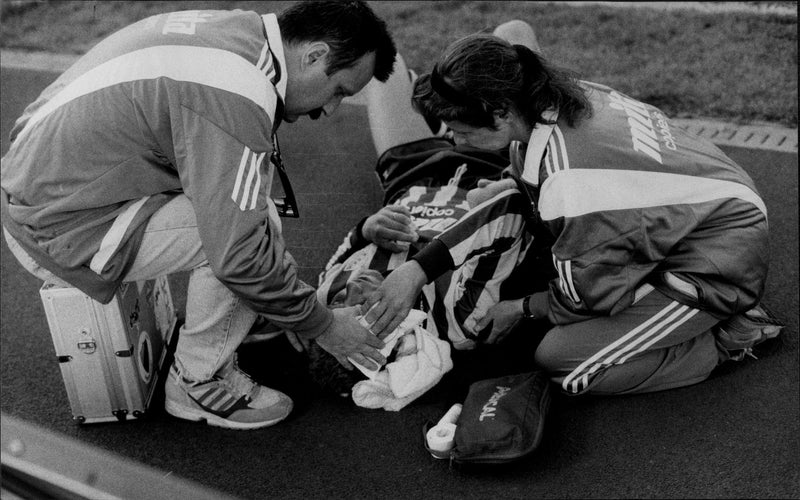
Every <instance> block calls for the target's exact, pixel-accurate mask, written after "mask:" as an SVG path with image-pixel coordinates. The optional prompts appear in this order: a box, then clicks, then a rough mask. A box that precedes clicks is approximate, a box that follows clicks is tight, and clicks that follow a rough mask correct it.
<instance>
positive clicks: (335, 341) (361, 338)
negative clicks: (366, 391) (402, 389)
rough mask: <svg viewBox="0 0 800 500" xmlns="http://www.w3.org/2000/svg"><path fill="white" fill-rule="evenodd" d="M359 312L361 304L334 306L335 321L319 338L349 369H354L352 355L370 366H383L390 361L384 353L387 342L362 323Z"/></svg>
mask: <svg viewBox="0 0 800 500" xmlns="http://www.w3.org/2000/svg"><path fill="white" fill-rule="evenodd" d="M357 314H358V307H347V308H342V309H334V310H333V323H332V324H331V326H330V327H329V328H328V329H327V330H326V331H325V333H323V334H322V335H320V336H319V337H317V338H316V339H315V340H316V341H317V344H319V346H320V347H322V348H323V349H325V350H326V351H328V352H329V353H331V354H332V355H333V357H335V358H336V359H337V361H339V363H340V364H341V365H342V366H344V367H345V368H347V369H348V370H352V369H353V365H352V364H351V363H350V362H349V361H348V360H347V358H348V357H350V358H352V359H353V360H354V361H355V362H356V363H359V364H360V365H362V366H365V367H367V368H373V369H376V368H380V367H381V366H383V365H384V364H385V363H386V358H385V357H384V356H383V354H381V353H380V349H381V348H383V341H382V340H380V339H379V338H378V337H376V336H375V335H373V334H372V333H370V331H369V330H367V329H366V328H364V327H363V326H361V324H360V323H359V322H358V319H356V315H357Z"/></svg>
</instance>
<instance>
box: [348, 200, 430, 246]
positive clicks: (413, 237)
mask: <svg viewBox="0 0 800 500" xmlns="http://www.w3.org/2000/svg"><path fill="white" fill-rule="evenodd" d="M361 233H362V235H363V236H364V238H366V239H367V240H369V241H371V242H372V243H375V244H376V245H378V246H379V247H381V248H385V249H387V250H389V251H391V252H395V253H397V252H402V251H404V250H408V247H409V245H410V244H411V243H413V242H415V241H417V240H418V239H419V236H418V235H417V230H416V228H415V227H414V222H413V221H412V220H411V212H409V210H408V208H407V207H404V206H401V205H388V206H385V207H383V208H381V209H380V210H378V211H377V212H375V213H374V214H372V215H370V216H369V217H368V218H367V220H366V221H365V222H364V226H362V229H361Z"/></svg>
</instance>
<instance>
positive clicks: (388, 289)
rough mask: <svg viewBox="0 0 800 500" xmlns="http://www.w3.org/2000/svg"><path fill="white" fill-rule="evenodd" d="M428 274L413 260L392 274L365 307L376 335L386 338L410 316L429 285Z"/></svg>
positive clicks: (365, 315) (365, 316)
mask: <svg viewBox="0 0 800 500" xmlns="http://www.w3.org/2000/svg"><path fill="white" fill-rule="evenodd" d="M427 279H428V278H427V276H426V275H425V271H423V270H422V267H420V265H419V263H417V261H415V260H409V261H408V262H405V263H403V264H402V265H400V267H398V268H397V269H395V270H394V271H392V272H391V273H390V274H389V276H387V277H386V279H384V280H383V283H381V286H380V287H379V288H378V290H376V291H375V292H374V293H373V294H372V295H371V296H369V297H368V298H367V300H366V301H365V302H364V304H362V305H361V311H362V313H363V314H364V318H365V319H366V320H367V323H368V324H369V325H370V329H371V330H372V332H373V333H374V334H375V335H377V336H378V337H380V338H385V337H386V335H389V334H390V333H392V332H393V331H394V329H395V328H397V326H398V325H399V324H400V323H401V322H402V321H403V320H404V319H405V318H406V316H408V313H409V311H411V307H412V306H413V305H414V302H415V301H416V299H417V296H418V295H419V293H420V292H421V291H422V287H423V286H425V283H426V282H427Z"/></svg>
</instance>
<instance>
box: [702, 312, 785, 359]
mask: <svg viewBox="0 0 800 500" xmlns="http://www.w3.org/2000/svg"><path fill="white" fill-rule="evenodd" d="M784 326H786V325H785V324H784V323H783V322H782V321H780V320H779V319H778V318H777V317H776V316H775V315H774V314H773V313H772V312H771V311H770V310H769V309H767V308H766V307H764V306H763V305H760V304H759V305H757V306H756V307H754V308H752V309H750V310H749V311H747V312H744V313H742V314H737V315H736V316H733V317H732V318H730V319H728V320H726V321H723V322H722V323H720V324H719V325H717V326H716V327H715V329H714V334H715V337H716V340H717V344H718V345H719V346H720V347H722V348H723V349H725V350H726V351H728V354H729V355H730V359H733V360H734V361H741V360H742V359H744V357H745V356H750V357H752V358H755V355H754V354H753V347H754V346H756V345H758V344H760V343H762V342H764V341H765V340H769V339H773V338H775V337H777V336H778V334H780V333H781V330H783V328H784Z"/></svg>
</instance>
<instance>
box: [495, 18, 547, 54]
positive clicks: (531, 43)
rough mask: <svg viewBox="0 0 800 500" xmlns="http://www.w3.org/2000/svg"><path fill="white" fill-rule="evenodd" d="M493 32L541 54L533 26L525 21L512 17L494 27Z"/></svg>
mask: <svg viewBox="0 0 800 500" xmlns="http://www.w3.org/2000/svg"><path fill="white" fill-rule="evenodd" d="M493 34H494V35H495V36H498V37H500V38H502V39H503V40H505V41H507V42H509V43H510V44H512V45H524V46H526V47H528V48H529V49H531V50H532V51H534V52H536V53H537V54H542V48H541V47H540V46H539V40H538V39H537V38H536V33H535V32H534V31H533V27H531V25H530V24H528V23H526V22H525V21H520V20H518V19H514V20H511V21H508V22H505V23H503V24H501V25H500V26H498V27H497V28H495V30H494V32H493Z"/></svg>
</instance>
